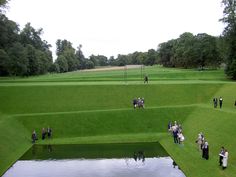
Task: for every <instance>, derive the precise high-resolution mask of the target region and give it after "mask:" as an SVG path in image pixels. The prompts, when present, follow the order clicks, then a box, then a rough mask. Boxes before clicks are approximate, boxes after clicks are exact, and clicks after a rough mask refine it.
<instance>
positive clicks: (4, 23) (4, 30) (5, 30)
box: [0, 13, 19, 49]
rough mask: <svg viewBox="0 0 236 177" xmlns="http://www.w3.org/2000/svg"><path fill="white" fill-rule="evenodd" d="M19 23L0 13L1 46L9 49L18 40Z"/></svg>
mask: <svg viewBox="0 0 236 177" xmlns="http://www.w3.org/2000/svg"><path fill="white" fill-rule="evenodd" d="M18 32H19V27H18V25H17V24H16V23H15V22H14V21H11V20H8V18H7V17H6V16H5V15H3V14H1V13H0V48H2V49H7V48H9V47H11V46H12V44H13V43H15V42H18V41H19V40H18V39H19V36H18Z"/></svg>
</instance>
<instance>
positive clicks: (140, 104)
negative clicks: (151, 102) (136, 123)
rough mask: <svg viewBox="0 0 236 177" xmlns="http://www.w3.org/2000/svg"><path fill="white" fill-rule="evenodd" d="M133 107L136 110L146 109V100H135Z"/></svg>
mask: <svg viewBox="0 0 236 177" xmlns="http://www.w3.org/2000/svg"><path fill="white" fill-rule="evenodd" d="M133 106H134V109H135V108H137V107H138V108H144V107H145V105H144V98H140V97H139V98H138V99H137V98H134V99H133Z"/></svg>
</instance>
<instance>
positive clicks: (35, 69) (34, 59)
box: [26, 44, 40, 75]
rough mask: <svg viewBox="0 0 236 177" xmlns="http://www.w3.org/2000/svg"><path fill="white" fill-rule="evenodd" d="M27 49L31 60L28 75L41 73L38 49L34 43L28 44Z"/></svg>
mask: <svg viewBox="0 0 236 177" xmlns="http://www.w3.org/2000/svg"><path fill="white" fill-rule="evenodd" d="M26 50H27V58H28V61H29V65H28V75H38V74H39V73H40V63H39V58H38V56H37V52H36V49H35V48H34V47H33V46H32V45H30V44H27V46H26Z"/></svg>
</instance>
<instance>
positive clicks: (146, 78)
mask: <svg viewBox="0 0 236 177" xmlns="http://www.w3.org/2000/svg"><path fill="white" fill-rule="evenodd" d="M145 83H147V84H148V76H147V75H145V76H144V84H145Z"/></svg>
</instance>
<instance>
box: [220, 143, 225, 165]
mask: <svg viewBox="0 0 236 177" xmlns="http://www.w3.org/2000/svg"><path fill="white" fill-rule="evenodd" d="M224 153H225V148H224V147H223V146H222V147H221V149H220V153H219V165H220V166H222V163H223V156H224Z"/></svg>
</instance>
